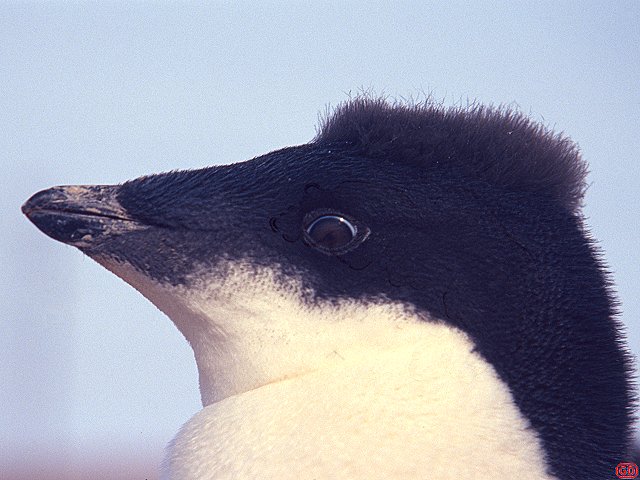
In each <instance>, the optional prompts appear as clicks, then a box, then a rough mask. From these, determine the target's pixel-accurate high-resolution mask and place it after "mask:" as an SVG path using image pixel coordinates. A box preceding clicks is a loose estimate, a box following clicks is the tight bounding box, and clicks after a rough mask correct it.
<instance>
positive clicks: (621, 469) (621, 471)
mask: <svg viewBox="0 0 640 480" xmlns="http://www.w3.org/2000/svg"><path fill="white" fill-rule="evenodd" d="M616 476H617V477H618V478H636V477H637V476H638V465H636V464H635V463H631V462H622V463H619V464H618V466H617V467H616Z"/></svg>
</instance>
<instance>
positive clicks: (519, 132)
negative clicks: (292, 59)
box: [22, 96, 635, 480]
mask: <svg viewBox="0 0 640 480" xmlns="http://www.w3.org/2000/svg"><path fill="white" fill-rule="evenodd" d="M586 174H587V165H586V163H585V161H584V160H583V159H582V158H581V156H580V154H579V150H578V148H577V146H576V145H575V144H574V143H573V142H572V141H570V140H569V139H568V138H567V137H565V136H564V135H562V134H557V133H554V132H552V131H550V130H548V129H547V128H546V127H544V126H542V125H539V124H537V123H535V122H534V121H532V120H531V119H529V118H528V117H526V116H525V115H523V114H521V113H519V112H517V111H513V110H510V109H506V108H500V107H486V106H481V105H472V106H468V107H465V108H461V107H444V106H442V105H438V104H434V103H432V102H425V103H421V104H405V103H400V102H392V101H389V100H387V99H383V98H374V97H370V96H359V97H356V98H352V99H349V100H348V101H346V102H344V103H342V104H340V105H339V106H338V107H337V108H336V109H335V110H334V111H333V112H332V113H330V114H328V115H327V116H326V117H325V118H323V119H322V122H321V125H320V126H319V128H318V131H317V134H316V136H315V138H314V139H313V140H311V141H310V142H309V143H307V144H304V145H299V146H294V147H287V148H283V149H280V150H277V151H273V152H271V153H268V154H266V155H262V156H259V157H256V158H253V159H251V160H248V161H245V162H242V163H236V164H229V165H216V166H211V167H208V168H202V169H197V170H186V171H172V172H169V173H161V174H154V175H149V176H144V177H141V178H138V179H134V180H130V181H127V182H125V183H123V184H119V185H84V186H61V187H53V188H50V189H47V190H43V191H41V192H39V193H36V194H35V195H33V196H32V197H31V198H30V199H29V200H28V201H27V202H26V203H25V204H24V205H23V207H22V210H23V212H24V213H25V214H26V215H27V217H28V218H29V219H30V220H31V221H32V222H33V223H34V224H35V225H36V226H37V227H38V228H39V229H40V230H41V231H42V232H44V233H45V234H47V235H48V236H50V237H52V238H53V239H55V240H58V241H60V242H63V243H65V244H68V245H72V246H74V247H77V248H78V249H80V250H81V251H82V252H83V253H85V254H86V255H87V256H89V257H90V258H92V259H93V260H95V261H96V262H98V263H99V264H101V265H103V266H104V267H105V268H107V269H108V270H110V271H111V272H113V273H114V274H116V275H117V276H119V277H121V278H122V279H123V280H124V281H126V282H127V283H129V284H130V285H131V286H133V287H134V288H136V289H137V290H138V291H139V292H140V293H141V294H142V295H144V296H145V297H146V298H147V299H148V300H150V301H151V302H152V303H153V304H155V305H156V306H157V307H158V308H159V309H160V310H161V311H162V312H164V313H165V314H166V315H167V316H168V317H169V318H170V319H171V320H172V321H173V322H174V323H175V325H176V326H177V328H178V329H179V330H180V332H181V333H182V334H183V335H184V337H185V338H186V340H187V341H188V342H189V344H190V345H191V347H192V348H193V352H194V356H195V360H196V363H197V366H198V375H199V387H200V393H201V398H202V404H203V409H202V410H201V411H200V412H198V413H197V414H196V415H195V416H194V417H193V418H191V419H190V420H188V421H187V422H186V424H185V425H184V426H183V427H182V428H181V429H180V431H179V432H178V433H177V435H176V436H175V438H174V439H173V440H172V441H171V442H170V444H169V446H168V447H167V453H166V458H165V460H164V461H163V465H162V472H163V473H162V475H163V478H165V479H181V480H213V479H239V478H243V479H253V478H255V479H258V478H259V479H299V478H305V479H312V478H315V479H331V478H340V479H364V478H366V479H389V478H392V479H425V478H432V479H441V480H443V479H444V480H447V479H458V478H470V479H494V478H527V479H536V480H543V479H544V480H551V479H556V480H576V479H583V480H584V479H605V478H612V477H613V475H614V473H615V467H616V465H617V464H618V463H620V462H623V461H625V460H628V455H629V454H630V453H629V448H630V440H631V427H630V423H631V419H632V410H633V408H634V398H635V397H634V393H633V386H634V384H633V381H632V369H631V361H630V354H629V353H628V350H627V347H626V344H625V339H624V335H623V329H622V325H621V323H620V321H619V319H618V318H617V317H616V315H617V303H616V300H615V296H614V293H613V286H612V285H613V283H612V279H611V276H610V274H609V273H608V272H607V270H606V268H605V266H604V262H603V259H602V254H601V252H600V251H599V250H598V248H597V246H596V244H595V241H594V239H593V238H592V236H591V234H590V233H589V231H588V228H587V226H586V225H585V220H584V217H583V215H582V213H581V207H582V203H583V198H584V193H585V188H586V187H585V185H586V183H585V182H586V180H585V178H586Z"/></svg>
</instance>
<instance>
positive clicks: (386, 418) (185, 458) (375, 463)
mask: <svg viewBox="0 0 640 480" xmlns="http://www.w3.org/2000/svg"><path fill="white" fill-rule="evenodd" d="M425 333H428V335H425V337H424V338H422V339H421V340H420V341H417V342H416V343H415V344H413V345H411V346H410V347H407V348H399V349H395V350H390V351H386V352H379V351H376V352H370V353H371V354H370V355H367V354H366V353H364V352H363V355H362V356H361V357H360V358H348V359H344V360H343V361H342V362H335V364H333V365H332V366H327V367H326V368H322V369H320V370H317V371H314V372H312V373H308V374H306V375H301V376H299V377H295V378H290V379H287V380H283V381H280V382H276V383H272V384H268V385H264V386H262V387H259V388H257V389H254V390H252V391H249V392H245V393H242V394H239V395H234V396H232V397H229V398H226V399H224V400H222V401H220V402H217V403H214V404H212V405H209V406H208V407H206V408H204V409H203V410H202V411H201V412H200V413H198V414H197V415H196V416H194V417H193V418H192V419H191V420H190V421H189V422H188V423H187V424H186V425H185V426H184V428H183V429H182V430H181V431H180V433H179V434H178V436H177V437H176V438H175V440H174V441H173V443H172V445H171V446H170V450H169V454H168V457H167V460H166V465H165V468H166V477H165V478H168V479H200V480H209V479H239V478H243V479H300V478H305V479H306V478H308V479H313V478H316V479H333V478H335V479H425V478H432V479H440V480H445V479H459V478H473V479H491V478H530V479H549V478H551V477H549V476H547V475H545V472H544V467H543V465H544V463H543V459H542V455H541V449H540V445H539V442H538V441H537V439H536V437H535V436H534V435H533V433H532V431H531V430H528V429H527V422H526V421H525V420H524V419H523V418H522V417H521V415H520V414H519V412H518V411H517V409H516V408H515V406H514V405H513V402H512V400H511V397H510V395H509V392H508V391H507V389H506V388H505V387H504V385H503V384H502V383H501V382H500V381H499V380H498V378H497V377H496V375H495V374H494V372H493V370H492V369H491V368H490V367H489V366H488V365H487V364H486V363H484V362H483V361H482V360H481V359H480V358H479V357H478V356H477V355H476V354H474V353H471V344H470V343H469V342H468V341H467V340H466V339H465V338H464V336H463V335H461V334H460V333H459V332H455V331H452V330H450V329H448V328H447V327H445V326H441V325H431V326H430V328H428V329H427V331H426V332H425ZM525 472H526V473H525Z"/></svg>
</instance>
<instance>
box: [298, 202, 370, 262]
mask: <svg viewBox="0 0 640 480" xmlns="http://www.w3.org/2000/svg"><path fill="white" fill-rule="evenodd" d="M303 233H304V238H305V241H306V243H307V244H308V245H310V246H311V247H313V248H315V249H317V250H319V251H321V252H322V253H325V254H327V255H341V254H343V253H346V252H348V251H349V250H352V249H353V248H355V247H356V246H358V245H359V244H360V243H362V242H363V241H364V240H365V239H366V238H367V236H368V235H369V229H368V228H366V227H364V226H361V224H359V222H357V221H355V220H354V219H352V218H351V217H349V216H348V215H344V214H342V213H338V212H335V211H322V210H320V211H317V210H316V211H313V212H310V213H308V214H307V215H305V221H304V227H303Z"/></svg>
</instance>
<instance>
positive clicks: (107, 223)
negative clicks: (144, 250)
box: [22, 185, 140, 248]
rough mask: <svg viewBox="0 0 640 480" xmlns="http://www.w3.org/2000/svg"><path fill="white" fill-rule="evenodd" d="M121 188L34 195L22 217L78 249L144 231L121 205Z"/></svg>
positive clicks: (49, 191)
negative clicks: (116, 235) (106, 237)
mask: <svg viewBox="0 0 640 480" xmlns="http://www.w3.org/2000/svg"><path fill="white" fill-rule="evenodd" d="M119 189H120V187H119V186H118V185H70V186H62V187H53V188H49V189H47V190H42V191H40V192H38V193H36V194H35V195H33V196H32V197H31V198H30V199H29V200H27V201H26V202H25V204H24V205H22V213H24V214H25V215H26V216H27V217H28V218H29V220H31V221H32V222H33V223H34V225H35V226H36V227H38V228H39V229H40V230H41V231H42V232H43V233H45V234H46V235H48V236H49V237H51V238H53V239H54V240H58V241H59V242H63V243H66V244H68V245H72V246H74V247H79V248H82V247H89V246H92V245H94V244H95V243H96V241H98V240H99V239H100V238H103V237H105V236H112V235H113V234H119V233H125V232H128V231H131V230H134V229H137V228H139V227H140V224H138V223H137V222H135V221H134V220H133V219H132V218H130V216H129V215H128V214H127V212H126V210H125V209H124V208H122V206H121V205H120V203H119V202H118V200H117V198H116V195H117V192H118V190H119Z"/></svg>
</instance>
